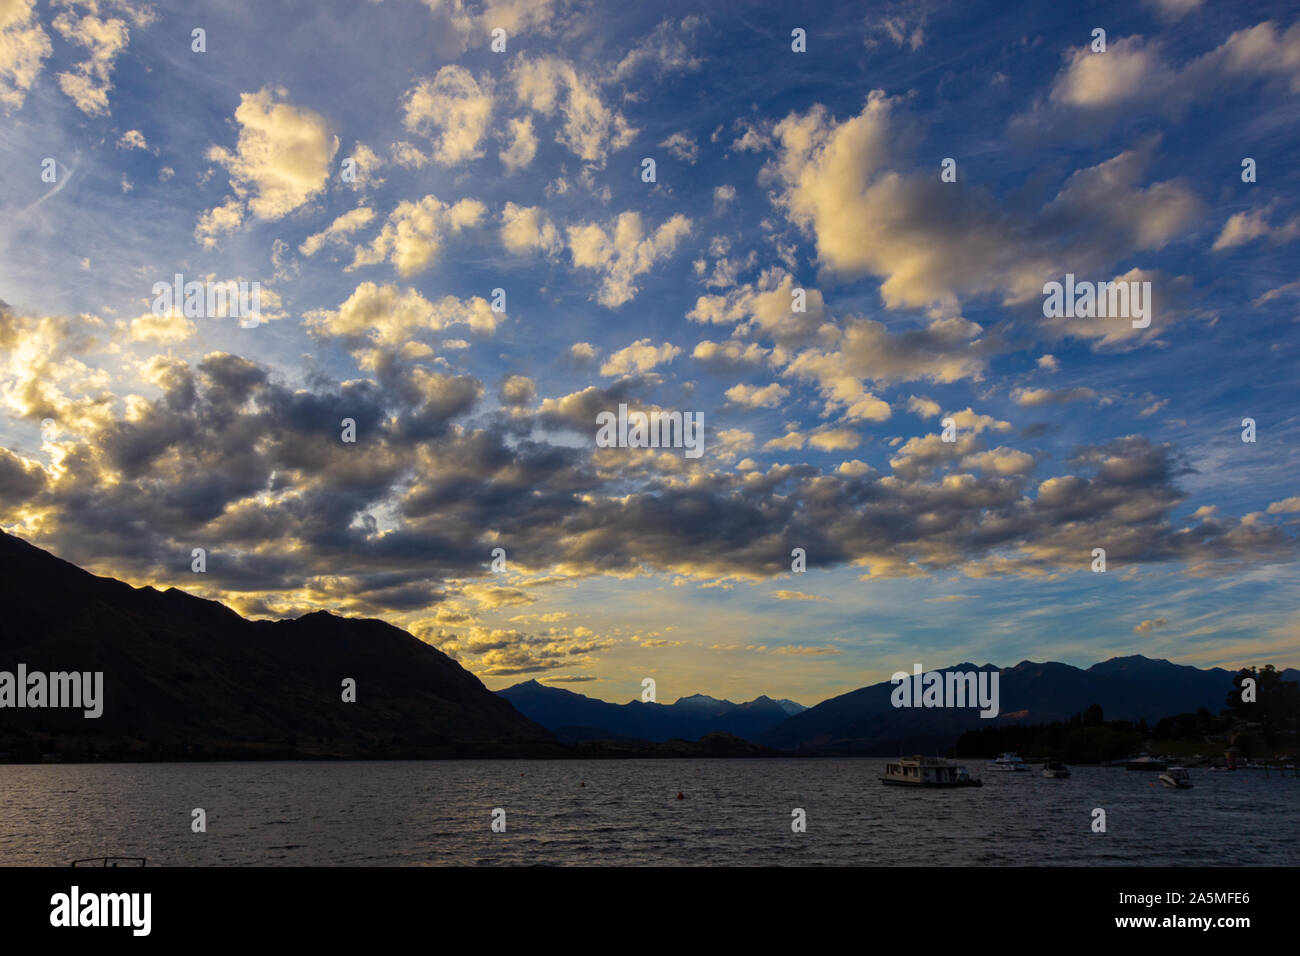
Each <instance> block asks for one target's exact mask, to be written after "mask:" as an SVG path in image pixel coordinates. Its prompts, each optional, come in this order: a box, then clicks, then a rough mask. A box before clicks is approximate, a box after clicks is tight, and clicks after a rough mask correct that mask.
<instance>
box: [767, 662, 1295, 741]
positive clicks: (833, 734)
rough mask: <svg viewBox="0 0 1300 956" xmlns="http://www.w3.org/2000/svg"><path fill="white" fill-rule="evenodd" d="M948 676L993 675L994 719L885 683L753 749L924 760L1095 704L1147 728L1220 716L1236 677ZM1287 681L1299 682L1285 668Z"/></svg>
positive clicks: (1078, 672) (1047, 666) (1170, 670)
mask: <svg viewBox="0 0 1300 956" xmlns="http://www.w3.org/2000/svg"><path fill="white" fill-rule="evenodd" d="M942 670H943V671H944V672H945V673H946V672H948V671H953V670H956V671H971V670H997V671H999V674H1000V676H999V696H1000V701H999V703H1000V713H999V716H997V717H994V718H990V719H987V720H986V719H983V718H981V717H980V716H979V715H978V713H976V712H975V711H973V710H954V709H947V708H932V709H926V708H914V709H900V708H895V707H894V706H893V705H892V704H891V702H890V695H891V694H892V692H893V690H894V688H895V686H896V685H893V684H891V683H889V682H888V681H884V682H882V683H879V684H872V685H871V686H869V687H863V688H861V689H859V690H855V691H850V692H849V693H847V694H842V695H841V696H839V697H833V698H831V699H830V700H826V701H823V702H822V703H820V704H818V705H817V706H816V707H811V708H809V709H808V710H806V711H804V712H803V713H801V714H796V715H795V716H793V717H791V718H789V719H788V720H786V721H784V722H783V723H781V724H779V725H777V726H776V727H773V728H772V729H771V730H770V731H768V732H767V733H765V734H762V735H760V736H759V737H758V738H757V739H756V741H755V742H757V743H761V744H764V745H767V746H769V747H775V748H778V749H781V750H793V751H799V752H804V753H843V754H849V753H852V754H863V755H889V754H896V753H898V752H899V751H900V749H901V750H918V751H922V752H930V751H931V750H933V749H935V748H937V747H945V746H947V745H948V744H951V743H952V741H953V740H955V739H956V738H957V737H958V736H960V735H961V734H962V732H964V731H966V730H973V729H978V728H979V727H987V726H995V725H996V724H997V723H998V722H1011V723H1020V724H1043V723H1050V722H1052V721H1054V720H1065V719H1067V718H1069V717H1071V716H1073V715H1074V714H1078V713H1082V712H1083V711H1085V710H1087V708H1088V707H1090V706H1091V705H1092V704H1097V705H1099V706H1100V707H1101V709H1102V711H1103V712H1104V714H1105V716H1106V719H1108V720H1131V721H1139V720H1146V721H1148V722H1150V723H1154V722H1155V721H1157V720H1159V719H1160V718H1161V717H1167V716H1170V715H1173V714H1180V713H1188V712H1194V711H1196V710H1198V709H1200V708H1202V707H1204V708H1206V709H1207V710H1209V711H1210V712H1211V713H1213V714H1217V713H1218V712H1219V711H1220V710H1222V709H1223V706H1224V699H1225V698H1226V697H1227V695H1228V691H1229V690H1230V689H1231V687H1232V677H1233V674H1235V673H1236V672H1235V671H1228V670H1224V669H1222V668H1218V667H1215V668H1210V669H1208V670H1201V669H1199V668H1196V667H1190V666H1186V665H1182V664H1173V663H1171V662H1169V661H1166V660H1151V659H1150V658H1147V657H1142V656H1141V655H1133V656H1131V657H1116V658H1112V659H1111V660H1108V661H1103V662H1101V663H1100V664H1094V665H1092V666H1091V667H1089V668H1087V669H1086V670H1084V669H1080V668H1078V667H1073V666H1071V665H1069V664H1060V663H1056V662H1047V663H1042V664H1039V663H1034V662H1033V661H1021V662H1020V663H1019V664H1017V665H1016V666H1015V667H1008V668H1002V669H999V668H996V667H994V666H993V665H991V664H985V665H983V666H982V667H978V668H977V667H975V665H973V664H958V665H956V666H954V667H950V668H943V669H942ZM1282 674H1283V678H1284V679H1286V680H1300V671H1297V670H1295V669H1294V668H1288V669H1287V670H1285V671H1283V672H1282Z"/></svg>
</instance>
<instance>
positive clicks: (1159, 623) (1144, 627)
mask: <svg viewBox="0 0 1300 956" xmlns="http://www.w3.org/2000/svg"><path fill="white" fill-rule="evenodd" d="M1168 623H1169V621H1168V620H1167V619H1165V618H1163V617H1156V618H1152V619H1151V620H1148V621H1142V622H1141V623H1140V624H1138V625H1137V626H1136V627H1134V628H1133V633H1134V634H1150V633H1151V632H1152V631H1154V630H1155V629H1156V628H1158V627H1164V626H1165V625H1166V624H1168Z"/></svg>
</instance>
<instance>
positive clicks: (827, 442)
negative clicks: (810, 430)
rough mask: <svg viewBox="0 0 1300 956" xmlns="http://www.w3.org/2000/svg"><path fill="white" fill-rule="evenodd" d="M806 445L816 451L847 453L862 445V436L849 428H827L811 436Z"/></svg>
mask: <svg viewBox="0 0 1300 956" xmlns="http://www.w3.org/2000/svg"><path fill="white" fill-rule="evenodd" d="M808 444H809V445H810V446H811V447H813V448H816V449H817V450H818V451H849V450H851V449H854V448H857V447H858V446H859V445H861V444H862V436H861V435H859V434H858V433H857V432H856V431H854V430H853V429H851V428H828V429H826V430H824V431H819V432H816V433H815V434H813V435H812V436H811V437H810V438H809V439H808Z"/></svg>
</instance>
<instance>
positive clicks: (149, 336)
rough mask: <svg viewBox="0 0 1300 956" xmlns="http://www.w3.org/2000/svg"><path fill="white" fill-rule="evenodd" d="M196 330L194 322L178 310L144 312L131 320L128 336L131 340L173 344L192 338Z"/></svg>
mask: <svg viewBox="0 0 1300 956" xmlns="http://www.w3.org/2000/svg"><path fill="white" fill-rule="evenodd" d="M196 331H197V329H196V328H195V325H194V323H193V322H191V321H190V320H189V319H187V318H185V316H183V315H181V314H180V313H179V312H175V311H173V312H170V313H167V314H166V315H154V314H153V313H152V312H146V313H145V314H144V315H140V316H137V317H136V318H134V319H132V320H131V324H130V327H129V331H128V337H129V338H130V340H131V341H132V342H149V343H152V344H155V345H175V344H178V343H180V342H184V341H186V340H187V339H191V338H193V337H194V334H195V332H196Z"/></svg>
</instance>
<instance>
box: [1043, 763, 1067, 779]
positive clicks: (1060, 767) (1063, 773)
mask: <svg viewBox="0 0 1300 956" xmlns="http://www.w3.org/2000/svg"><path fill="white" fill-rule="evenodd" d="M1069 775H1070V768H1069V767H1067V766H1066V765H1065V764H1063V763H1057V762H1056V761H1055V760H1049V761H1048V762H1047V763H1045V764H1043V776H1044V777H1047V778H1048V779H1050V780H1064V779H1065V778H1066V777H1068V776H1069Z"/></svg>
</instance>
